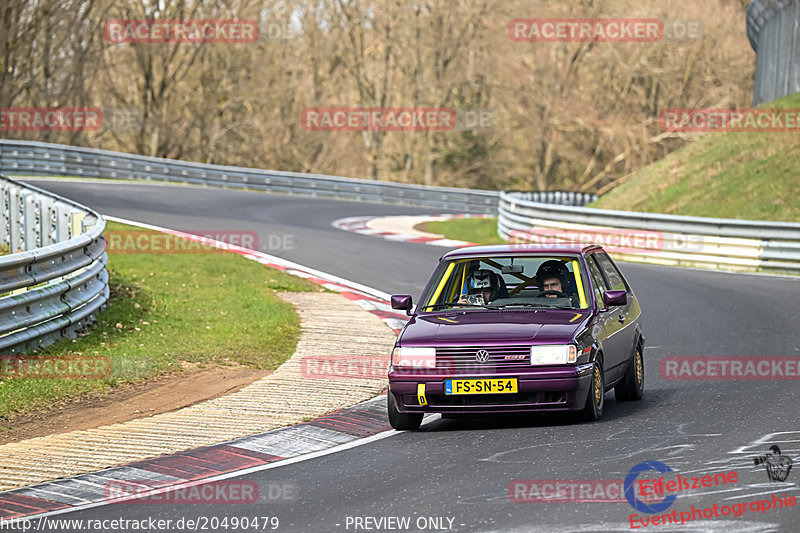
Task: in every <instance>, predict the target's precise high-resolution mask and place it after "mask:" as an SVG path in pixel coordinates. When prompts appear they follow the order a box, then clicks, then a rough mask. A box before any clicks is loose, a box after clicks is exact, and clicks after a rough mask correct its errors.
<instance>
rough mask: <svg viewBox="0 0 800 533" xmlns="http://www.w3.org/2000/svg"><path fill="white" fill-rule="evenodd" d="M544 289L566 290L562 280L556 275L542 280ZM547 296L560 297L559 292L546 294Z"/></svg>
mask: <svg viewBox="0 0 800 533" xmlns="http://www.w3.org/2000/svg"><path fill="white" fill-rule="evenodd" d="M542 291H545V292H546V291H558V292H564V290H563V289H562V288H561V280H560V279H558V278H557V277H556V276H552V277H549V278H544V279H543V280H542ZM545 298H558V295H557V294H552V293H551V294H545Z"/></svg>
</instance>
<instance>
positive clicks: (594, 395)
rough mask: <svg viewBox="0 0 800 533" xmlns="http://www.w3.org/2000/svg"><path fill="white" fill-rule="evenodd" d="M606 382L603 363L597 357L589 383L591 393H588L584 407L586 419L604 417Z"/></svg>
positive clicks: (584, 417) (591, 419) (592, 419)
mask: <svg viewBox="0 0 800 533" xmlns="http://www.w3.org/2000/svg"><path fill="white" fill-rule="evenodd" d="M605 384H606V383H605V378H604V376H603V364H602V362H601V361H600V359H597V360H596V361H595V362H594V367H593V368H592V382H591V384H590V385H589V394H587V395H586V405H585V406H584V407H583V419H584V420H587V421H589V422H591V421H594V420H600V419H601V418H603V406H604V405H605Z"/></svg>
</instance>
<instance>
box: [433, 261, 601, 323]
mask: <svg viewBox="0 0 800 533" xmlns="http://www.w3.org/2000/svg"><path fill="white" fill-rule="evenodd" d="M587 287H588V283H587V281H586V277H585V274H584V273H583V272H581V268H580V266H579V262H578V257H577V256H506V257H494V256H492V257H471V258H464V259H454V260H451V261H446V262H443V263H442V264H440V265H439V267H438V268H437V270H436V272H435V273H434V276H433V279H432V282H431V283H430V284H429V286H428V290H427V292H426V294H424V295H423V297H422V306H421V307H420V310H421V311H422V312H429V311H441V310H450V309H465V310H469V309H487V308H488V309H512V308H543V309H545V308H557V309H586V308H588V307H589V302H588V300H587V296H586V295H587V294H588V292H587V290H586V288H587Z"/></svg>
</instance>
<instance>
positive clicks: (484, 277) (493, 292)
mask: <svg viewBox="0 0 800 533" xmlns="http://www.w3.org/2000/svg"><path fill="white" fill-rule="evenodd" d="M496 276H497V274H495V273H493V272H492V271H490V270H476V271H474V272H473V273H472V274H470V276H469V279H468V281H467V288H468V293H469V294H470V295H480V296H482V297H483V304H475V303H474V301H473V302H470V301H469V300H470V299H468V298H467V295H466V294H462V295H461V296H460V297H459V299H458V303H460V304H464V305H485V304H488V303H489V302H491V301H492V300H494V299H495V298H497V294H498V293H499V291H500V284H499V283H498V281H497V278H496Z"/></svg>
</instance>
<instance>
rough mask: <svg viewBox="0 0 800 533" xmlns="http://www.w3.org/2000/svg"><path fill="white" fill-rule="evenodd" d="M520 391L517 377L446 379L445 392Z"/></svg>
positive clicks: (498, 392) (507, 392)
mask: <svg viewBox="0 0 800 533" xmlns="http://www.w3.org/2000/svg"><path fill="white" fill-rule="evenodd" d="M515 392H518V389H517V378H503V379H446V380H444V393H445V394H513V393H515Z"/></svg>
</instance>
